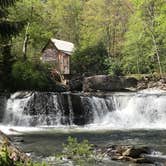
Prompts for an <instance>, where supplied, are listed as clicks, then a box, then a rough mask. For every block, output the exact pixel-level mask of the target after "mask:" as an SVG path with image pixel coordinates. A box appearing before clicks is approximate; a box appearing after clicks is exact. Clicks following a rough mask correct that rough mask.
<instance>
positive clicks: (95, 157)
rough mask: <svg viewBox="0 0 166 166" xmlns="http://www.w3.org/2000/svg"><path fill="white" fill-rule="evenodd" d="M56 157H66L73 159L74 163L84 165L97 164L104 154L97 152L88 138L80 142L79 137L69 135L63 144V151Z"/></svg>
mask: <svg viewBox="0 0 166 166" xmlns="http://www.w3.org/2000/svg"><path fill="white" fill-rule="evenodd" d="M56 158H60V159H63V158H66V159H69V160H71V161H73V163H74V165H79V166H84V165H87V163H88V164H92V165H97V163H98V162H101V160H102V159H103V156H102V155H101V154H97V153H96V152H95V150H94V149H93V145H92V144H90V143H89V142H88V140H83V141H82V142H78V140H77V138H72V137H68V139H67V143H66V144H64V145H63V150H62V153H61V154H58V155H57V156H56Z"/></svg>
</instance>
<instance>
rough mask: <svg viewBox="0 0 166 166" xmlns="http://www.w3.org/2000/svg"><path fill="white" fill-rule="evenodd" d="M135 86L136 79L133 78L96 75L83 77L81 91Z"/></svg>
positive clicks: (120, 88)
mask: <svg viewBox="0 0 166 166" xmlns="http://www.w3.org/2000/svg"><path fill="white" fill-rule="evenodd" d="M136 86H137V80H136V79H135V78H126V77H112V76H108V75H96V76H92V77H87V78H85V79H84V82H83V91H84V92H96V91H121V90H125V89H127V88H130V87H136Z"/></svg>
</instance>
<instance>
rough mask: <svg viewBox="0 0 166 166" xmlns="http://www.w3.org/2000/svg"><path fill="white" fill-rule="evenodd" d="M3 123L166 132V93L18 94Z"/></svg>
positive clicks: (8, 108) (14, 95)
mask: <svg viewBox="0 0 166 166" xmlns="http://www.w3.org/2000/svg"><path fill="white" fill-rule="evenodd" d="M2 123H3V124H5V125H11V126H40V127H41V126H53V127H58V126H68V125H84V126H87V127H88V128H91V127H92V128H95V129H96V128H99V129H138V128H166V125H165V124H166V93H165V92H159V91H142V92H135V93H127V92H126V93H110V94H104V95H99V94H94V95H92V94H89V95H87V94H72V93H61V94H60V93H52V92H17V93H15V94H13V95H11V97H10V98H9V99H8V100H7V103H6V110H5V114H4V116H3V121H2ZM85 128H86V127H85Z"/></svg>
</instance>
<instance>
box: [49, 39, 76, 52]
mask: <svg viewBox="0 0 166 166" xmlns="http://www.w3.org/2000/svg"><path fill="white" fill-rule="evenodd" d="M51 42H52V43H53V44H54V46H55V47H56V48H57V49H58V50H60V51H62V52H64V53H66V54H69V55H71V54H72V53H73V52H74V44H73V43H71V42H67V41H63V40H58V39H53V38H51Z"/></svg>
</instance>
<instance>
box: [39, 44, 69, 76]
mask: <svg viewBox="0 0 166 166" xmlns="http://www.w3.org/2000/svg"><path fill="white" fill-rule="evenodd" d="M42 61H43V62H49V63H55V64H56V69H57V70H58V71H59V72H60V73H61V74H70V55H68V54H65V53H63V52H62V51H59V50H57V49H56V47H55V46H54V45H53V44H52V43H51V42H50V43H49V44H48V45H47V46H46V48H45V49H44V50H43V53H42Z"/></svg>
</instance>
